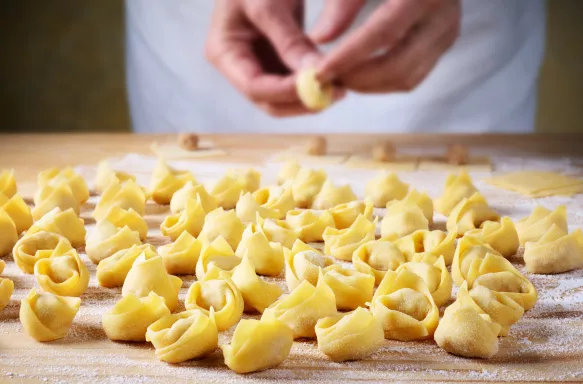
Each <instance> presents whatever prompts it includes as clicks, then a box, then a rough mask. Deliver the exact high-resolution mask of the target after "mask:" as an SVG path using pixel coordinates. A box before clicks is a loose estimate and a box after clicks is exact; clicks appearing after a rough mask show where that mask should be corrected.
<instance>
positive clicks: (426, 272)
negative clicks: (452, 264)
mask: <svg viewBox="0 0 583 384" xmlns="http://www.w3.org/2000/svg"><path fill="white" fill-rule="evenodd" d="M405 269H406V270H407V271H409V272H413V273H414V274H416V275H417V276H419V277H421V278H422V279H423V281H425V284H426V285H427V288H428V289H429V292H431V296H432V297H433V301H435V305H437V306H438V307H441V306H443V305H445V304H446V303H447V302H448V301H449V299H450V297H451V290H452V288H453V280H452V279H451V275H450V274H449V272H448V270H447V267H446V265H445V260H444V259H443V256H439V257H435V256H434V255H432V254H422V253H418V254H416V255H415V256H414V257H413V260H412V261H410V262H408V263H405V264H402V265H401V266H400V267H399V268H397V270H396V271H395V272H396V273H397V274H398V273H399V272H400V271H402V270H405Z"/></svg>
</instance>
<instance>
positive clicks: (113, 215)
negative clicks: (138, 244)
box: [103, 206, 148, 240]
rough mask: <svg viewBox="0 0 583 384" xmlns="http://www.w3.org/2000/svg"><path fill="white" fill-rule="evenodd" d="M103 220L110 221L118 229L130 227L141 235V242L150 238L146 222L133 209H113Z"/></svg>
mask: <svg viewBox="0 0 583 384" xmlns="http://www.w3.org/2000/svg"><path fill="white" fill-rule="evenodd" d="M103 220H106V221H109V222H110V223H111V224H113V225H115V226H116V227H118V228H123V227H126V226H127V227H128V228H129V229H131V230H132V231H136V232H138V233H139V235H140V240H146V237H148V224H147V223H146V220H144V218H143V217H142V216H140V214H139V213H138V212H136V211H134V210H133V209H132V208H129V209H123V208H120V207H115V206H114V207H111V209H110V210H109V212H107V215H105V217H104V218H103Z"/></svg>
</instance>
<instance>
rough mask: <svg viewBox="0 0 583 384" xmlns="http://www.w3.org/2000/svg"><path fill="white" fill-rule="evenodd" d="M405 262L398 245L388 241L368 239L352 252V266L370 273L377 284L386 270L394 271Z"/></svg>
mask: <svg viewBox="0 0 583 384" xmlns="http://www.w3.org/2000/svg"><path fill="white" fill-rule="evenodd" d="M405 262H407V259H406V258H405V256H404V255H403V253H402V252H401V250H400V249H399V247H397V246H396V245H395V244H393V243H391V242H389V241H382V240H373V241H369V242H368V243H365V244H363V245H361V246H360V247H358V249H357V250H356V251H354V253H353V254H352V264H353V265H354V268H355V269H356V270H357V271H360V272H363V273H366V274H372V275H373V276H374V278H375V284H377V285H378V284H380V283H381V280H383V277H385V274H386V273H387V271H394V270H396V269H397V268H398V267H399V266H400V265H401V264H403V263H405Z"/></svg>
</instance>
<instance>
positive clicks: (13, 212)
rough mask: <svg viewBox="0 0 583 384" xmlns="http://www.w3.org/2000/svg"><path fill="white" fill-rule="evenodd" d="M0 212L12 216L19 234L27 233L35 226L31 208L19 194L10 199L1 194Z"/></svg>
mask: <svg viewBox="0 0 583 384" xmlns="http://www.w3.org/2000/svg"><path fill="white" fill-rule="evenodd" d="M0 210H3V211H4V212H5V213H6V214H7V215H8V216H10V219H11V220H12V222H13V223H14V227H15V228H16V232H17V233H18V234H21V233H22V232H24V231H26V230H27V229H29V228H30V227H31V226H32V224H33V220H32V213H31V212H30V208H29V207H28V205H26V202H25V201H24V199H23V198H22V197H21V196H20V195H18V194H15V195H13V196H12V197H11V198H8V197H6V196H4V195H2V194H1V193H0Z"/></svg>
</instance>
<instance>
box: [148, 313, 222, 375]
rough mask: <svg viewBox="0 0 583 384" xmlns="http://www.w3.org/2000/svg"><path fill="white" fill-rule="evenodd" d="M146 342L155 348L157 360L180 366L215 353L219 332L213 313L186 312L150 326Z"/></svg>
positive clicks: (162, 319)
mask: <svg viewBox="0 0 583 384" xmlns="http://www.w3.org/2000/svg"><path fill="white" fill-rule="evenodd" d="M146 341H148V342H150V343H152V344H153V345H154V348H156V357H158V359H160V360H162V361H165V362H167V363H173V364H177V363H182V362H184V361H187V360H192V359H196V358H201V357H204V356H206V355H209V354H210V353H212V352H213V351H214V350H215V349H216V348H217V347H218V345H219V332H218V330H217V326H216V324H215V318H214V315H213V312H212V310H211V312H210V313H208V314H207V313H205V312H203V311H199V310H194V311H184V312H180V313H176V314H170V315H166V316H164V317H162V318H161V319H160V320H158V321H156V322H155V323H153V324H152V325H150V326H149V327H148V330H147V332H146Z"/></svg>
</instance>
